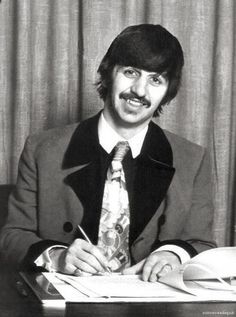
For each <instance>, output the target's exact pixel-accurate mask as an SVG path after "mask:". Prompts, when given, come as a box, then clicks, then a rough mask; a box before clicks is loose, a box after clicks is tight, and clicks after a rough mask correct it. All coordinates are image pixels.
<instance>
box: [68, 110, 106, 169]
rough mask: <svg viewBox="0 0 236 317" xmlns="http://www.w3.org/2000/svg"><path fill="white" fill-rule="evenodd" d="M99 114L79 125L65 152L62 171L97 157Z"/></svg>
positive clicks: (98, 147)
mask: <svg viewBox="0 0 236 317" xmlns="http://www.w3.org/2000/svg"><path fill="white" fill-rule="evenodd" d="M99 116H100V112H99V113H98V114H97V115H95V116H94V117H91V118H89V119H87V120H84V121H82V122H81V123H79V125H78V127H77V128H76V130H75V132H74V133H73V135H72V137H71V140H70V143H69V145H68V148H67V150H66V153H65V156H64V161H63V169H68V168H72V167H76V166H78V165H83V164H87V163H89V162H91V161H92V160H95V159H97V158H98V156H99V149H100V145H99V139H98V128H97V127H98V120H99Z"/></svg>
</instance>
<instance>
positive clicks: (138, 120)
mask: <svg viewBox="0 0 236 317" xmlns="http://www.w3.org/2000/svg"><path fill="white" fill-rule="evenodd" d="M167 89H168V80H167V79H166V78H165V77H164V76H163V75H160V74H157V73H155V72H147V71H144V70H142V69H139V68H136V67H131V66H115V67H114V69H113V72H112V87H111V92H110V94H109V95H108V97H107V98H106V100H105V106H104V116H105V118H106V120H107V121H108V122H109V123H110V125H111V126H112V127H113V128H114V129H115V130H116V131H117V132H118V133H119V134H121V135H124V133H125V131H126V132H127V133H128V136H130V137H132V136H133V135H135V134H136V133H138V132H139V131H141V130H142V129H143V128H144V127H145V126H146V125H148V123H149V122H150V120H151V119H152V117H153V114H154V112H155V110H156V109H157V107H158V106H159V104H160V103H161V101H162V99H163V97H164V96H165V94H166V92H167ZM127 133H125V134H126V136H127Z"/></svg>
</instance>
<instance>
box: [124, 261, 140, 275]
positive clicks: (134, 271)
mask: <svg viewBox="0 0 236 317" xmlns="http://www.w3.org/2000/svg"><path fill="white" fill-rule="evenodd" d="M145 261H146V259H144V260H142V261H140V262H138V263H137V264H135V265H133V266H130V267H128V268H126V269H124V270H123V271H122V274H124V275H133V274H139V273H141V271H142V269H143V265H144V263H145Z"/></svg>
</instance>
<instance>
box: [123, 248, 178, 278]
mask: <svg viewBox="0 0 236 317" xmlns="http://www.w3.org/2000/svg"><path fill="white" fill-rule="evenodd" d="M180 264H181V263H180V261H179V258H178V256H177V255H175V254H174V253H172V252H168V251H156V252H153V253H152V254H150V255H149V256H148V257H147V258H146V259H144V260H142V261H140V262H139V263H137V264H135V265H133V266H131V267H129V268H127V269H125V270H124V271H123V274H140V273H141V274H142V279H143V280H144V281H149V282H156V281H157V280H158V278H160V277H161V276H164V275H165V274H167V273H169V272H170V271H172V270H174V269H176V268H177V267H178V266H179V265H180Z"/></svg>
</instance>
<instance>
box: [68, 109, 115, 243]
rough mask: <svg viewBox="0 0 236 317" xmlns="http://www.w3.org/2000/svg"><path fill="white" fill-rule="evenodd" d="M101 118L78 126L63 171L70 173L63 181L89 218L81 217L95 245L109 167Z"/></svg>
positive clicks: (82, 224) (92, 119) (97, 116)
mask: <svg viewBox="0 0 236 317" xmlns="http://www.w3.org/2000/svg"><path fill="white" fill-rule="evenodd" d="M98 119H99V114H98V115H96V116H95V117H92V118H90V119H88V120H85V121H83V122H82V123H80V124H79V126H78V127H77V129H76V130H75V132H74V134H73V136H72V138H71V141H70V143H69V146H68V149H67V151H66V154H65V157H64V162H63V169H65V170H68V174H67V176H66V178H65V179H64V181H65V183H67V184H68V185H69V186H71V187H72V189H73V190H74V192H75V193H76V195H77V196H78V198H79V200H80V201H81V203H82V205H83V212H84V214H86V217H83V218H82V219H83V220H82V223H81V226H82V227H83V228H84V230H85V232H87V233H88V235H89V237H90V239H91V241H92V242H93V243H96V240H97V229H98V226H99V219H100V212H101V204H102V196H103V189H104V183H105V177H106V170H107V168H108V165H109V164H110V158H109V155H108V154H107V153H106V152H105V151H104V150H103V149H102V147H101V146H100V145H99V141H98V133H97V125H98ZM101 158H102V159H101ZM70 171H72V172H70ZM78 212H79V211H78Z"/></svg>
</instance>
